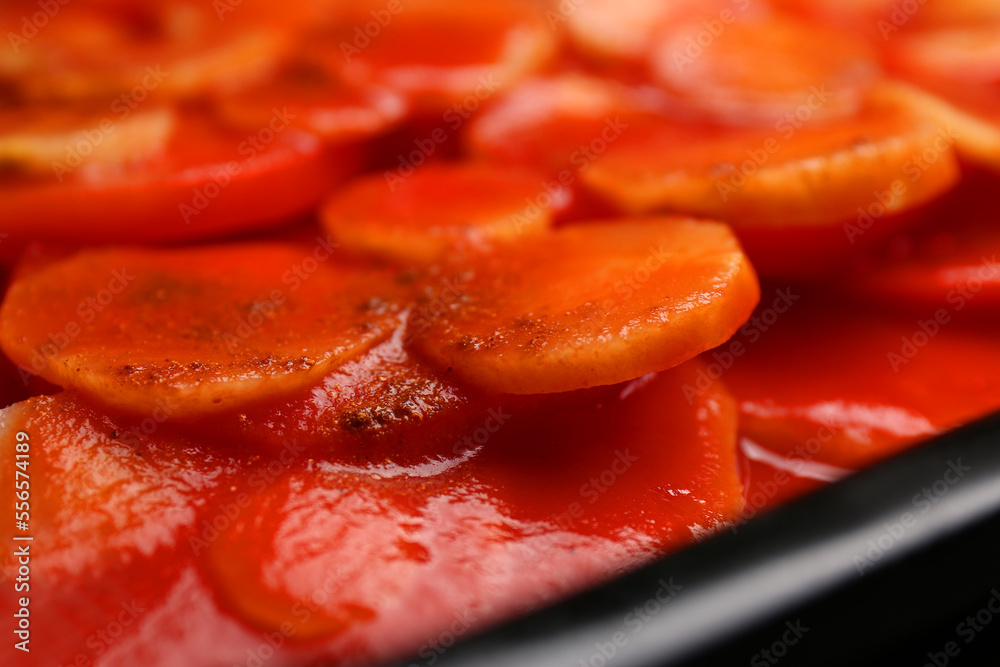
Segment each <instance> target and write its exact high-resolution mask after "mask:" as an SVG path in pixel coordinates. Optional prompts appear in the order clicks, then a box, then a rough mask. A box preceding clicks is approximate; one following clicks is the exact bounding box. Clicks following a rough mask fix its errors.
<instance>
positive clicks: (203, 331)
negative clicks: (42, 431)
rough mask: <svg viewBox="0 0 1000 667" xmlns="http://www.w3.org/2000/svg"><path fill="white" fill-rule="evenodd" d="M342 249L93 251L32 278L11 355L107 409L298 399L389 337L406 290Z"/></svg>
mask: <svg viewBox="0 0 1000 667" xmlns="http://www.w3.org/2000/svg"><path fill="white" fill-rule="evenodd" d="M331 252H332V249H331V248H323V247H321V246H316V247H312V248H311V247H308V246H297V245H281V244H232V245H222V246H214V247H213V246H205V247H199V248H191V249H173V250H144V249H127V248H126V249H107V250H91V251H82V252H80V253H78V254H76V255H74V256H72V257H70V258H69V259H66V260H64V261H61V262H55V263H52V264H48V265H46V266H44V267H41V268H39V269H38V270H37V271H34V272H30V271H25V272H22V276H21V277H20V278H19V279H18V280H16V281H15V282H14V284H13V285H11V287H10V289H9V291H8V293H7V298H6V300H5V302H4V305H3V309H2V311H0V320H2V324H0V343H2V345H3V348H4V350H5V351H6V352H7V354H8V355H9V356H10V357H11V359H13V360H14V361H15V362H16V363H18V364H19V365H20V366H22V367H23V368H25V369H27V370H28V371H30V372H33V373H36V374H38V375H41V376H42V377H43V378H45V379H47V380H49V381H51V382H54V383H56V384H59V385H62V386H65V387H72V388H75V389H78V390H80V391H81V392H83V393H85V394H87V395H89V396H90V397H92V398H93V399H95V400H97V401H100V402H102V403H105V404H108V405H113V406H117V407H120V408H124V409H128V410H133V411H136V412H140V413H144V414H151V413H152V411H154V410H161V411H163V410H165V411H166V412H168V413H169V414H170V416H171V417H174V418H182V417H184V416H188V415H195V414H204V413H209V412H213V411H220V410H224V409H229V408H234V407H237V406H239V405H241V404H245V403H248V402H251V401H254V400H260V399H264V398H267V397H272V396H280V395H283V394H289V393H294V392H295V391H296V390H298V389H300V388H303V387H307V386H310V385H313V384H315V383H316V382H318V381H319V380H320V379H321V378H322V377H323V376H324V375H326V374H327V372H328V371H329V370H330V369H331V368H333V367H334V366H336V365H338V364H341V363H343V362H344V361H346V360H348V359H350V358H351V357H352V356H355V355H357V354H360V353H361V352H363V351H364V350H366V349H367V348H369V347H371V346H372V345H374V344H375V343H377V342H379V341H380V340H383V339H385V338H387V337H389V336H390V335H391V334H392V332H393V331H394V330H395V329H396V328H397V326H398V325H399V318H400V315H399V311H400V299H399V293H400V288H399V287H398V286H397V285H396V284H395V282H394V279H393V276H392V275H391V274H389V273H386V272H384V271H380V270H377V269H370V268H366V267H363V266H358V265H351V264H347V263H343V262H341V261H338V260H337V259H335V258H332V256H331Z"/></svg>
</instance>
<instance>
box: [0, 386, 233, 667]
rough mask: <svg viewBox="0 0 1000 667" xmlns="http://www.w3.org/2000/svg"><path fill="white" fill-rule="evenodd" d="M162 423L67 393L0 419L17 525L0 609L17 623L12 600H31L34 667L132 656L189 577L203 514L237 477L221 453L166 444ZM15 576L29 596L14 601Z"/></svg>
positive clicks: (1, 652)
mask: <svg viewBox="0 0 1000 667" xmlns="http://www.w3.org/2000/svg"><path fill="white" fill-rule="evenodd" d="M159 417H162V413H159V412H158V413H157V416H156V418H154V417H150V418H147V419H145V420H139V419H132V418H129V417H125V416H120V415H119V416H115V415H107V414H104V413H102V412H100V411H97V410H94V409H92V408H91V407H89V406H87V404H86V403H83V402H81V401H80V400H79V399H78V398H76V397H74V396H72V395H70V394H65V393H64V394H60V395H58V396H49V397H44V398H35V399H31V400H29V401H26V402H24V403H18V404H16V405H13V406H11V407H9V408H7V409H5V410H3V411H2V412H0V438H2V439H3V442H4V443H5V446H4V447H3V448H0V506H2V507H3V511H4V513H5V514H6V515H7V516H8V517H10V520H9V521H5V522H3V525H2V527H0V538H2V540H0V573H2V577H0V578H3V579H4V580H5V582H6V583H7V585H5V586H4V590H3V592H2V593H0V609H2V610H3V612H4V614H5V615H8V614H9V615H10V616H13V613H14V609H11V607H16V603H15V601H16V600H17V598H19V597H22V596H27V597H30V605H29V613H30V616H29V619H30V620H31V624H30V630H31V634H30V640H31V641H30V643H29V645H28V646H29V647H30V649H31V654H30V655H31V657H32V663H33V664H45V665H57V664H58V665H68V664H73V663H74V662H76V663H81V656H82V657H83V658H86V659H88V660H92V659H96V657H97V656H100V655H102V654H103V653H105V652H106V651H107V650H108V649H109V648H111V647H112V645H114V646H117V647H119V648H121V647H122V645H123V644H125V645H127V644H128V643H130V642H131V641H134V639H133V638H138V637H141V636H142V633H143V631H142V630H141V628H142V626H143V624H144V623H145V622H147V621H150V620H151V619H153V618H155V617H156V616H157V615H158V613H159V610H160V609H161V608H163V607H165V606H166V603H167V600H168V598H169V597H170V596H171V595H172V591H173V589H174V586H175V584H176V582H177V581H178V579H179V578H180V576H181V574H182V572H184V570H185V569H187V570H188V575H190V574H191V572H190V570H191V569H192V567H193V553H191V551H190V550H189V547H188V539H189V536H190V535H192V534H194V533H195V530H196V526H197V524H198V517H199V510H200V508H201V507H203V506H205V505H206V504H207V503H208V502H209V500H210V498H211V497H212V495H213V493H214V492H215V489H216V488H218V487H219V486H220V485H223V484H225V483H226V482H227V481H228V480H229V479H231V478H232V472H233V470H234V468H235V466H234V465H233V459H232V458H231V452H227V451H225V443H218V444H219V446H218V447H215V448H202V447H197V448H196V446H195V445H194V443H192V442H191V441H190V440H187V439H184V438H179V437H176V436H166V434H165V433H164V431H163V428H164V426H163V424H161V423H160V422H159V421H158V418H159ZM17 494H22V496H21V497H20V498H18V497H17ZM17 504H21V509H20V510H16V508H17ZM25 507H27V508H28V509H25ZM16 511H18V512H23V516H22V520H24V521H25V524H26V526H25V527H21V528H19V527H18V524H17V523H15V516H16V514H15V512H16ZM197 530H200V526H198V527H197ZM19 537H30V538H31V539H30V540H25V541H15V540H17V539H18V538H19ZM19 548H20V549H24V550H26V551H27V555H28V558H29V560H28V561H27V563H28V569H30V574H29V575H28V576H27V577H24V576H22V575H19V574H18V567H19V565H20V564H24V563H25V561H23V560H22V561H21V563H20V564H19V563H18V558H20V557H18V558H12V557H11V555H12V554H13V553H16V550H18V549H19ZM19 576H21V577H22V582H21V583H26V584H27V586H25V587H24V588H23V590H21V591H20V592H15V587H14V579H15V578H17V577H19ZM187 608H188V609H189V610H190V612H191V613H192V614H193V615H194V617H196V618H200V617H201V610H199V609H197V608H196V607H194V605H191V606H189V607H187ZM42 618H49V619H53V622H37V621H38V619H42ZM56 619H57V620H58V622H54V621H55V620H56ZM140 643H141V642H140ZM20 655H23V653H22V652H20V651H15V650H13V642H10V643H6V645H5V646H4V647H3V648H2V649H0V656H2V657H3V658H5V659H7V658H9V661H8V664H13V662H14V661H15V660H16V656H20ZM233 655H235V651H234V653H233ZM81 664H82V663H81Z"/></svg>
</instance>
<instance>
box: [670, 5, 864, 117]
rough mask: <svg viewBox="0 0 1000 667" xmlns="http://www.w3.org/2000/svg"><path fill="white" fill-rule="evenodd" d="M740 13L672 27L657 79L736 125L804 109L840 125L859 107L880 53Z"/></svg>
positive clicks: (699, 17)
mask: <svg viewBox="0 0 1000 667" xmlns="http://www.w3.org/2000/svg"><path fill="white" fill-rule="evenodd" d="M739 9H740V8H739V7H730V8H723V9H722V10H721V11H720V13H719V14H718V15H716V16H712V15H711V14H709V15H707V16H706V15H705V14H704V13H701V12H699V13H697V14H695V15H694V16H691V17H690V18H689V20H686V21H685V20H675V21H671V22H669V23H668V24H667V25H666V26H665V28H664V29H663V31H662V32H661V33H660V34H658V35H657V41H656V46H655V48H654V50H653V52H652V55H651V66H652V68H653V70H654V72H655V74H656V76H657V78H658V80H659V81H660V82H661V83H662V84H663V85H664V86H665V87H667V88H668V89H670V90H672V91H673V92H675V93H676V94H678V95H680V96H682V97H683V98H684V99H685V100H686V101H688V102H689V103H691V104H693V105H695V106H697V107H699V108H701V109H702V110H704V111H705V112H707V113H709V114H711V115H712V116H714V117H716V118H717V119H719V120H721V121H723V122H725V123H727V124H734V125H747V124H751V125H752V124H762V125H764V126H765V127H766V126H771V125H773V124H774V122H775V121H776V120H777V119H780V118H783V117H786V116H789V117H792V118H794V116H795V114H797V113H803V109H806V110H808V112H809V113H810V115H811V116H813V117H816V118H820V117H826V118H836V117H844V116H850V115H853V114H854V113H855V112H857V111H858V110H859V109H860V108H861V106H862V104H863V102H864V97H865V95H864V93H865V89H866V88H867V87H868V86H869V85H870V84H871V83H872V81H873V80H874V79H875V78H876V77H877V76H878V66H877V65H876V61H875V54H874V52H873V51H872V49H871V48H870V47H869V46H868V45H867V44H866V43H865V42H864V41H863V40H861V39H858V38H856V37H854V36H853V35H851V34H850V33H847V32H845V31H839V30H835V29H832V28H825V27H822V26H819V25H816V24H814V23H808V22H805V21H800V20H796V19H792V18H788V17H784V16H781V15H778V14H774V13H769V12H759V11H757V12H755V11H751V10H750V9H749V8H747V7H746V6H744V7H743V8H742V9H743V11H739ZM758 9H759V8H758ZM723 12H725V14H723ZM727 19H728V20H727Z"/></svg>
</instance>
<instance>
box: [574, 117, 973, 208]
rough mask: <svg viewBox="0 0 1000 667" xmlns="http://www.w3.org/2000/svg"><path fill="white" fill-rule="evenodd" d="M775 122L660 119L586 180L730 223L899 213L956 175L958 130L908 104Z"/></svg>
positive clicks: (621, 194)
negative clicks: (816, 120) (743, 125)
mask: <svg viewBox="0 0 1000 667" xmlns="http://www.w3.org/2000/svg"><path fill="white" fill-rule="evenodd" d="M777 129H778V131H777V132H767V131H763V130H736V129H726V128H719V127H711V126H701V127H697V126H696V127H692V126H688V125H681V124H666V123H664V124H662V125H661V126H660V127H658V128H655V129H653V130H649V131H644V132H636V133H629V134H626V135H624V136H623V137H622V139H621V140H620V141H619V142H617V143H615V144H613V145H611V146H610V147H609V149H608V151H607V154H606V155H604V156H603V157H602V158H601V159H600V160H598V161H597V162H595V163H594V164H593V165H592V166H591V167H590V168H589V169H587V170H586V171H585V172H584V173H583V179H584V181H585V182H586V183H587V185H589V186H590V187H591V188H593V189H594V190H596V191H597V192H599V193H601V194H603V195H605V196H607V197H609V198H611V199H612V200H614V201H615V202H617V203H618V204H619V205H620V206H622V207H624V208H626V209H627V210H630V211H634V212H644V211H650V210H654V209H664V210H670V211H675V212H683V213H688V214H692V215H702V216H706V217H712V218H716V219H720V220H725V221H726V222H729V223H731V224H732V225H733V226H734V227H736V228H743V227H748V228H750V227H757V228H761V227H766V228H789V227H796V226H808V225H815V226H834V225H843V224H845V223H850V222H852V221H853V220H855V219H857V218H858V217H859V209H860V210H861V211H862V212H863V211H865V210H867V209H868V208H870V207H873V206H875V205H876V204H877V205H881V206H882V212H881V214H880V216H881V215H885V214H886V213H887V212H889V213H899V212H902V211H905V210H907V209H911V208H913V207H916V206H918V205H919V204H922V203H924V202H926V201H929V200H930V199H933V198H934V197H936V196H938V195H940V194H941V193H943V192H944V191H946V190H947V189H948V188H950V187H951V186H952V185H953V184H954V183H955V182H956V181H957V180H958V176H959V171H958V163H957V161H956V158H955V152H954V148H953V146H954V143H955V137H954V130H953V129H952V128H949V127H948V126H943V127H939V126H936V125H935V124H934V123H932V122H929V121H927V120H925V119H923V118H921V117H919V116H918V115H916V114H915V113H912V112H910V111H909V110H907V109H905V108H901V107H897V106H894V105H888V104H882V103H877V104H876V103H873V104H872V105H871V106H870V107H868V108H867V109H866V110H865V112H863V113H862V114H860V115H859V116H857V117H852V118H844V119H840V120H837V121H831V122H828V123H821V124H811V123H810V124H804V123H800V124H799V125H798V126H796V125H793V124H791V123H789V124H787V125H782V126H779V127H778V128H777ZM876 208H877V207H876ZM880 216H878V217H880Z"/></svg>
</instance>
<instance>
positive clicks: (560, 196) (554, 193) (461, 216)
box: [321, 163, 572, 263]
mask: <svg viewBox="0 0 1000 667" xmlns="http://www.w3.org/2000/svg"><path fill="white" fill-rule="evenodd" d="M571 199H572V193H571V192H570V190H569V189H567V188H565V187H563V186H562V185H560V184H559V183H558V182H554V183H549V182H548V180H547V179H546V177H545V174H543V173H539V172H535V171H532V170H525V169H521V168H515V167H503V166H498V165H491V164H486V163H455V164H447V165H432V166H428V167H424V168H422V169H419V170H417V171H416V172H414V173H413V174H411V175H410V176H408V177H406V178H403V177H397V176H395V175H390V176H388V177H386V176H383V175H382V174H377V175H371V176H367V177H364V178H361V179H358V180H356V181H354V182H353V183H350V184H348V185H347V186H346V187H344V188H342V189H341V190H339V191H338V192H337V193H336V194H335V195H334V196H333V197H331V198H330V199H328V200H327V201H326V202H325V203H324V205H323V207H322V209H321V216H322V220H323V225H324V226H325V227H326V229H327V230H328V231H329V232H330V233H331V234H332V235H333V237H334V238H335V239H337V240H338V241H340V242H341V243H342V244H343V245H344V246H345V248H348V249H351V250H355V251H360V252H366V253H373V254H378V255H383V256H385V257H388V258H391V259H395V260H400V261H404V262H417V263H429V262H433V261H436V260H439V259H441V258H442V257H444V256H445V255H446V254H447V253H448V252H449V251H451V250H455V249H457V248H461V247H463V246H469V245H471V246H473V247H484V246H490V245H493V244H497V243H499V244H503V243H511V242H515V241H517V240H519V239H521V238H524V237H531V236H537V235H539V234H543V233H545V231H546V230H547V229H548V228H549V226H550V224H551V219H552V215H553V213H554V212H557V211H559V210H562V209H565V208H566V207H567V206H568V205H569V203H570V201H571Z"/></svg>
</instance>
